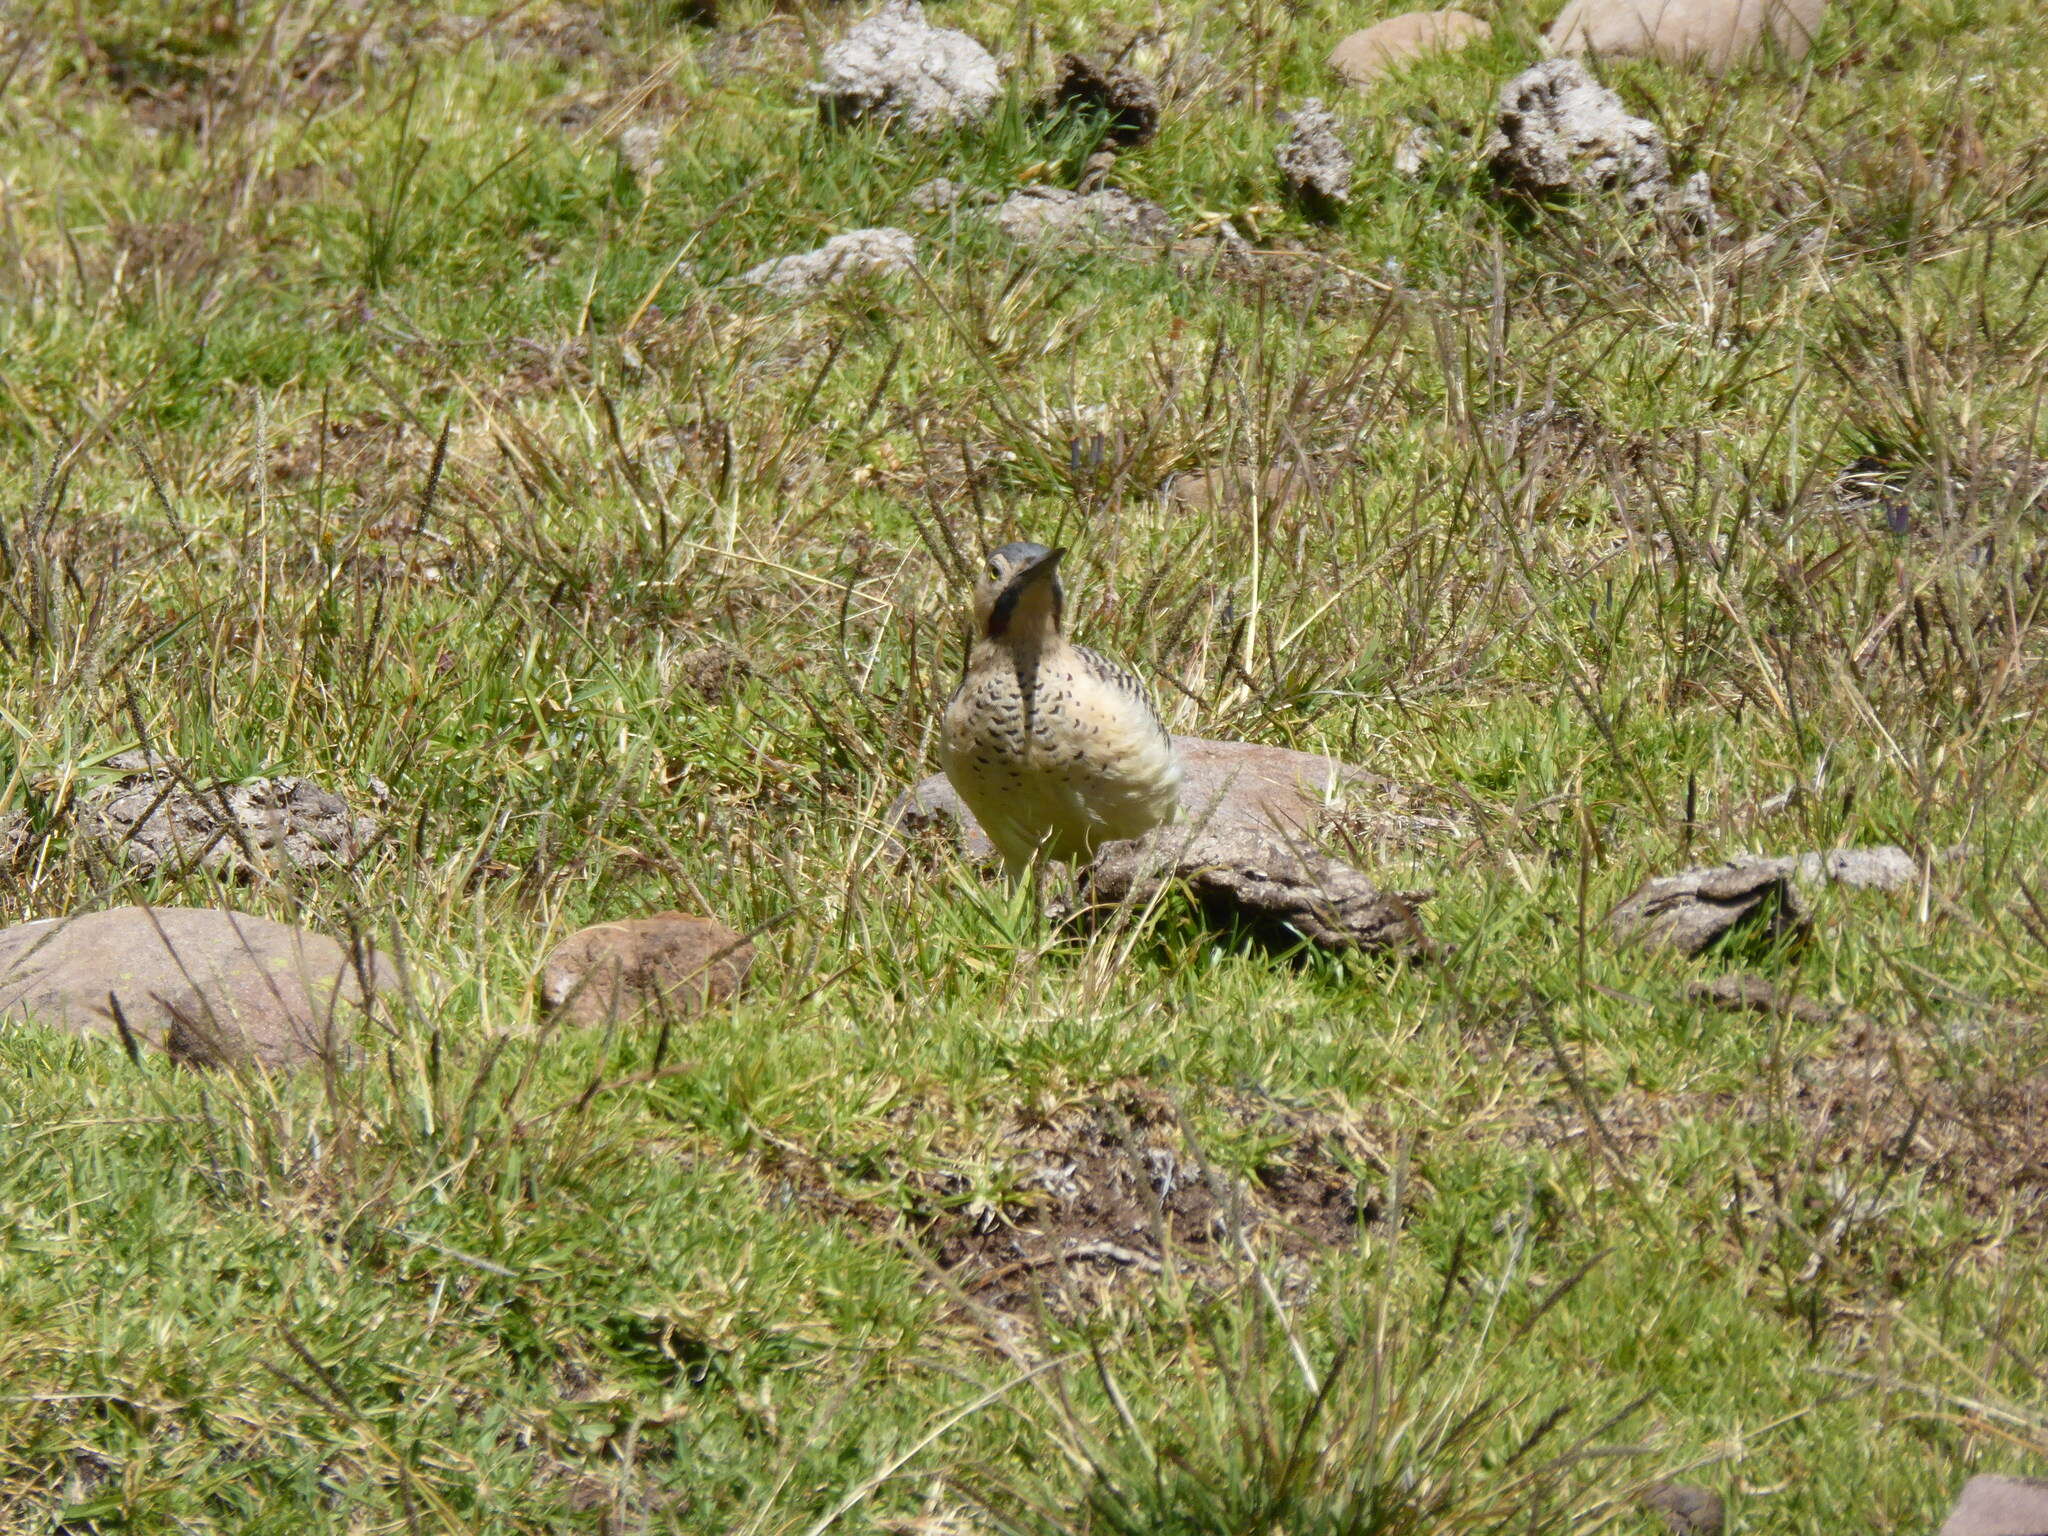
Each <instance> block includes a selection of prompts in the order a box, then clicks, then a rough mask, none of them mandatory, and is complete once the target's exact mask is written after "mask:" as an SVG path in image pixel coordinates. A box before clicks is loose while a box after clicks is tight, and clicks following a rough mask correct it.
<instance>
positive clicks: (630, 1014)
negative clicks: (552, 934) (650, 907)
mask: <svg viewBox="0 0 2048 1536" xmlns="http://www.w3.org/2000/svg"><path fill="white" fill-rule="evenodd" d="M753 964H754V946H753V945H752V944H750V943H748V942H747V940H746V939H745V938H743V937H742V936H741V935H739V934H737V933H735V932H733V930H732V929H730V928H728V927H726V926H725V924H723V923H721V922H718V921H716V920H715V919H713V918H708V917H691V916H689V915H687V914H685V913H682V912H657V913H655V914H654V915H653V916H652V917H635V918H627V919H625V920H624V921H621V922H613V923H597V924H594V925H592V926H591V927H588V928H582V929H578V930H577V931H576V932H575V933H572V934H570V935H569V937H568V938H566V939H564V940H562V942H561V943H560V944H558V945H556V946H555V949H554V952H553V953H552V954H550V955H549V956H548V958H547V961H546V963H545V964H544V965H543V966H542V968H541V1001H542V1003H544V1004H545V1005H546V1007H547V1009H548V1011H549V1012H550V1013H552V1014H556V1015H558V1016H559V1017H560V1018H562V1019H563V1020H564V1021H565V1022H567V1023H570V1024H576V1025H591V1024H605V1023H610V1022H612V1021H614V1020H617V1021H620V1022H627V1021H631V1020H633V1019H636V1018H639V1017H641V1016H642V1015H645V1014H649V1013H652V1014H656V1015H661V1014H667V1015H670V1016H672V1017H679V1018H690V1017H694V1016H696V1015H697V1014H700V1013H703V1012H704V1011H705V1010H706V1009H707V1008H710V1007H712V1006H713V1005H715V1004H718V1003H722V1002H724V1001H725V1000H726V999H727V998H729V997H731V996H732V995H733V994H734V993H736V992H738V991H739V989H740V988H741V987H742V986H744V985H745V984H746V980H747V973H748V972H749V971H750V970H752V968H753Z"/></svg>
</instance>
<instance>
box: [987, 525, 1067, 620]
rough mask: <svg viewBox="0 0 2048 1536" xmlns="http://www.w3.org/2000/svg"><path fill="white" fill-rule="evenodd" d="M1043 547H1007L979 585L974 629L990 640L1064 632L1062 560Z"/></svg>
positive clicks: (990, 560) (997, 554)
mask: <svg viewBox="0 0 2048 1536" xmlns="http://www.w3.org/2000/svg"><path fill="white" fill-rule="evenodd" d="M1064 554H1066V551H1065V550H1064V549H1047V548H1046V547H1045V546H1044V545H1043V544H1005V545H1004V546H1003V547H1002V548H1001V549H999V550H996V551H995V552H994V553H992V554H991V555H990V556H989V557H988V565H987V567H986V568H985V569H984V570H983V571H982V573H981V580H980V581H978V582H976V583H975V585H974V628H975V632H976V634H977V635H981V636H985V637H987V638H988V639H990V640H1006V641H1011V642H1015V641H1019V640H1039V639H1044V638H1046V637H1048V636H1050V635H1055V634H1058V633H1059V628H1060V610H1061V607H1062V605H1063V603H1064V602H1065V597H1064V594H1062V593H1061V591H1060V557H1061V556H1062V555H1064Z"/></svg>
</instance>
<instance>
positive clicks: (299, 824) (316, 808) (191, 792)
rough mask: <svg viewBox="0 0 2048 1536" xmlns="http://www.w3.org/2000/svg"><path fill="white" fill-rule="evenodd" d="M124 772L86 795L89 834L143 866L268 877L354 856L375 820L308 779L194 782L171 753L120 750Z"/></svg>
mask: <svg viewBox="0 0 2048 1536" xmlns="http://www.w3.org/2000/svg"><path fill="white" fill-rule="evenodd" d="M107 766H108V767H109V768H112V769H114V770H116V771H117V772H119V773H120V774H121V777H120V778H119V779H117V780H116V781H114V782H113V783H110V784H103V785H100V786H97V787H96V788H93V789H91V790H88V791H86V792H85V794H83V795H82V796H80V798H79V809H78V830H79V833H80V835H81V836H82V837H83V838H84V839H85V840H86V841H87V842H89V843H93V844H97V845H99V846H100V847H101V848H103V849H104V850H105V851H107V852H109V853H111V854H112V855H113V856H114V857H116V858H118V859H121V860H123V861H124V862H126V863H128V864H131V865H133V866H135V867H136V868H138V869H141V870H144V871H154V870H157V869H160V868H163V867H165V866H167V865H168V866H170V867H172V868H180V867H195V868H199V869H210V870H216V871H220V872H222V873H226V874H231V875H237V876H242V877H245V878H257V879H261V878H268V877H270V876H273V875H277V874H280V873H283V872H284V871H286V870H292V869H302V870H303V869H320V868H324V867H326V866H328V865H345V864H348V863H350V862H352V861H353V860H354V859H355V858H356V857H357V856H358V855H359V854H361V852H362V850H363V848H364V847H365V846H366V845H367V844H368V843H369V841H370V839H371V838H372V837H373V836H374V835H375V834H376V830H377V823H376V822H375V820H373V819H372V818H370V817H368V816H357V815H354V814H353V813H352V812H351V811H350V809H349V806H348V802H347V801H345V800H343V799H342V798H341V796H339V795H337V794H335V793H333V792H332V791H331V790H327V789H323V788H322V787H321V786H320V785H318V784H315V783H314V782H313V781H312V780H311V779H301V778H277V779H248V780H244V781H243V782H242V783H239V784H228V783H217V784H211V785H207V786H205V787H203V788H202V787H195V786H193V785H192V783H191V781H190V780H189V779H187V778H186V777H185V776H184V774H183V773H182V772H181V771H179V770H178V769H176V768H175V767H173V766H172V765H171V764H170V763H168V762H166V761H165V760H164V759H162V758H160V757H157V756H155V755H154V754H152V753H148V752H121V753H117V754H115V755H114V756H113V757H110V758H108V759H107Z"/></svg>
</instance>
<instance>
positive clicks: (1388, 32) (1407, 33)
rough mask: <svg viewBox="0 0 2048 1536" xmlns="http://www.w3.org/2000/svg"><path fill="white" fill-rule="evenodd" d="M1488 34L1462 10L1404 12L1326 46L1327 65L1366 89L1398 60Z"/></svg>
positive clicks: (1444, 50)
mask: <svg viewBox="0 0 2048 1536" xmlns="http://www.w3.org/2000/svg"><path fill="white" fill-rule="evenodd" d="M1491 36H1493V28H1492V27H1490V26H1488V25H1487V24H1486V23H1485V22H1483V21H1481V20H1480V19H1479V18H1478V17H1477V16H1473V15H1471V14H1469V13H1468V12H1465V11H1459V10H1443V11H1408V12H1406V13H1404V14H1402V15H1399V16H1390V17H1388V18H1387V19H1386V20H1385V21H1382V22H1380V23H1378V24H1377V25H1375V26H1370V27H1366V28H1365V29H1364V30H1362V31H1358V32H1353V33H1352V34H1351V35H1350V36H1349V37H1347V38H1345V39H1343V41H1341V42H1339V43H1338V44H1337V46H1336V47H1334V48H1332V49H1331V50H1330V68H1331V69H1333V70H1334V71H1336V72H1337V73H1338V74H1339V75H1341V76H1343V78H1344V79H1345V81H1347V82H1348V83H1349V84H1351V85H1352V86H1355V87H1356V88H1357V89H1358V90H1361V91H1367V90H1370V89H1371V88H1372V87H1373V86H1375V85H1377V84H1378V83H1379V82H1380V81H1381V80H1382V79H1384V78H1385V77H1386V76H1387V75H1389V74H1391V73H1392V72H1393V71H1394V70H1396V69H1398V68H1399V67H1400V66H1401V65H1403V64H1408V63H1411V62H1413V61H1414V60H1416V59H1420V58H1424V57H1426V56H1428V55H1429V54H1433V53H1451V52H1455V51H1456V50H1458V49H1460V48H1466V47H1469V46H1471V45H1472V44H1473V43H1477V42H1483V41H1484V40H1485V39H1487V38H1489V37H1491Z"/></svg>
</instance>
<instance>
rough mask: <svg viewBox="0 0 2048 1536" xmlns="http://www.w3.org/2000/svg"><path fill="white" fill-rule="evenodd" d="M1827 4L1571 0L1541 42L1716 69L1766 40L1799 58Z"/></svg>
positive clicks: (1559, 48)
mask: <svg viewBox="0 0 2048 1536" xmlns="http://www.w3.org/2000/svg"><path fill="white" fill-rule="evenodd" d="M1826 9H1827V0H1570V3H1568V4H1567V5H1566V6H1565V8H1564V9H1563V10H1561V11H1559V12H1558V13H1557V19H1556V20H1555V21H1553V22H1551V24H1550V26H1549V27H1548V28H1547V29H1546V30H1545V31H1544V34H1543V45H1544V47H1545V48H1546V49H1547V50H1548V51H1549V52H1551V53H1590V54H1618V55H1636V56H1640V55H1653V56H1655V57H1656V58H1659V59H1662V60H1664V62H1666V63H1667V64H1684V63H1688V62H1691V61H1693V60H1698V61H1699V62H1700V63H1702V64H1704V65H1705V66H1706V67H1707V69H1708V70H1709V71H1711V72H1713V73H1714V74H1720V73H1721V72H1722V71H1724V70H1726V69H1728V68H1729V67H1730V66H1731V65H1733V64H1736V63H1738V62H1740V61H1741V60H1743V59H1747V58H1749V57H1750V56H1752V55H1754V54H1755V53H1757V52H1759V51H1760V50H1761V49H1763V48H1765V47H1768V48H1772V49H1775V50H1777V51H1778V52H1779V53H1781V54H1782V55H1783V56H1784V57H1785V58H1786V59H1788V60H1798V59H1803V58H1805V57H1806V51H1807V49H1809V48H1811V47H1812V46H1813V39H1814V35H1815V34H1816V33H1817V32H1819V31H1820V23H1821V14H1822V12H1823V11H1825V10H1826ZM1766 39H1768V40H1769V41H1768V43H1766V41H1765V40H1766Z"/></svg>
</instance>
